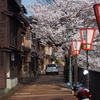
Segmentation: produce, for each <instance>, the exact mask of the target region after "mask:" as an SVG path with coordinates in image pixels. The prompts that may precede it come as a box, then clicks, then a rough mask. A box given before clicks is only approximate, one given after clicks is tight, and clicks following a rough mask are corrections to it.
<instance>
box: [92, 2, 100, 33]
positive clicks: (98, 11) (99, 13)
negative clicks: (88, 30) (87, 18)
mask: <svg viewBox="0 0 100 100" xmlns="http://www.w3.org/2000/svg"><path fill="white" fill-rule="evenodd" d="M93 8H94V13H95V17H96V21H97V26H98V29H99V32H100V3H97V4H95V5H94V6H93Z"/></svg>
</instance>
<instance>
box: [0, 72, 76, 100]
mask: <svg viewBox="0 0 100 100" xmlns="http://www.w3.org/2000/svg"><path fill="white" fill-rule="evenodd" d="M62 73H63V72H62V70H60V75H45V74H43V75H37V76H35V77H34V78H32V79H29V80H26V81H23V84H19V85H18V86H16V87H15V88H14V89H12V90H10V91H9V92H8V93H6V94H2V95H1V96H0V100H75V97H74V95H73V94H71V90H70V89H68V86H67V85H66V84H65V83H64V82H63V81H62V80H63V78H62V77H63V74H62Z"/></svg>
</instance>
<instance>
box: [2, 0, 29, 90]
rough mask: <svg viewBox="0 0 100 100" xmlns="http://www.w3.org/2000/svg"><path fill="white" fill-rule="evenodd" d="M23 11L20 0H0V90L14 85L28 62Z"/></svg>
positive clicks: (27, 31)
mask: <svg viewBox="0 0 100 100" xmlns="http://www.w3.org/2000/svg"><path fill="white" fill-rule="evenodd" d="M24 13H26V9H25V8H24V6H22V5H21V0H0V48H1V49H0V90H1V89H2V90H4V89H11V88H13V87H14V86H16V85H17V84H18V83H19V81H20V79H21V78H22V77H23V76H24V71H23V70H24V68H25V67H24V66H25V63H27V62H28V63H29V61H27V60H25V59H26V58H27V56H28V55H29V53H30V50H31V41H30V34H29V33H30V25H29V23H28V21H27V20H26V19H25V17H24Z"/></svg>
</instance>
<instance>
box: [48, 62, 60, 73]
mask: <svg viewBox="0 0 100 100" xmlns="http://www.w3.org/2000/svg"><path fill="white" fill-rule="evenodd" d="M48 73H57V74H59V70H58V66H57V65H56V64H47V65H46V75H48Z"/></svg>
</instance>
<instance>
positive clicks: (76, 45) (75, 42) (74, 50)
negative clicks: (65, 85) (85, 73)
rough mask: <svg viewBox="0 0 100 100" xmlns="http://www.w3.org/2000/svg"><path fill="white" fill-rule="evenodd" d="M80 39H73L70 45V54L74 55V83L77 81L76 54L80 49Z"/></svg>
mask: <svg viewBox="0 0 100 100" xmlns="http://www.w3.org/2000/svg"><path fill="white" fill-rule="evenodd" d="M81 42H82V41H81V40H73V41H72V44H71V47H72V55H74V56H75V60H74V62H75V66H74V83H76V82H77V78H78V77H77V76H78V72H77V71H78V68H77V55H78V54H80V50H81Z"/></svg>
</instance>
